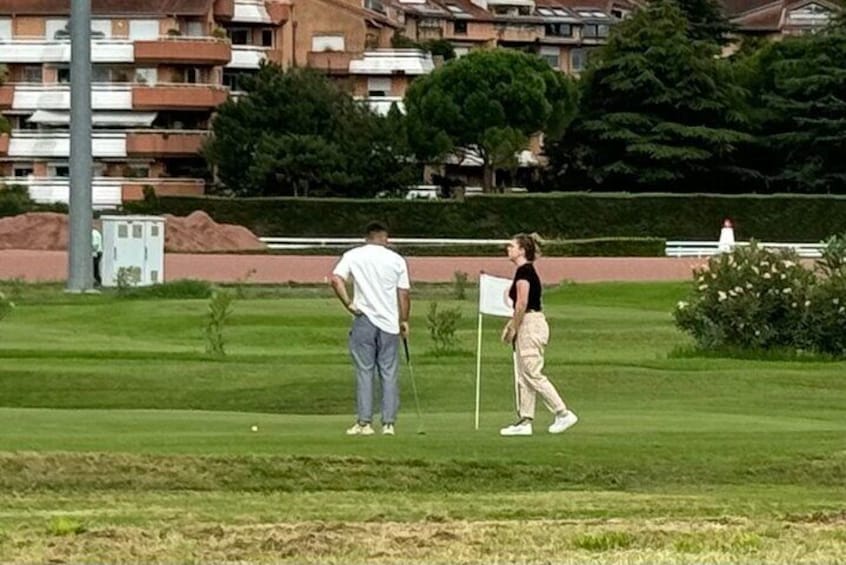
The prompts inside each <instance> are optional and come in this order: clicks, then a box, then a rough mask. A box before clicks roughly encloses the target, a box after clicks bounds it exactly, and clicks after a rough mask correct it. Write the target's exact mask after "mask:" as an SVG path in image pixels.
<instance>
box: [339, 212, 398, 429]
mask: <svg viewBox="0 0 846 565" xmlns="http://www.w3.org/2000/svg"><path fill="white" fill-rule="evenodd" d="M387 243H388V229H387V228H386V227H385V226H384V225H383V224H380V223H378V222H371V223H370V224H369V225H368V226H367V229H366V242H365V244H364V245H362V246H360V247H356V248H355V249H351V250H349V251H347V252H346V253H344V255H343V256H342V257H341V260H340V261H339V262H338V264H337V265H336V266H335V269H334V271H332V288H333V289H334V290H335V295H336V296H337V297H338V299H339V300H340V301H341V304H343V305H344V308H346V309H347V311H349V312H350V313H351V314H352V315H353V323H352V330H350V338H349V348H350V354H351V356H352V360H353V365H354V366H355V375H356V406H357V412H358V415H357V420H356V423H355V424H354V425H353V426H352V427H351V428H349V429H348V430H347V435H373V433H374V431H373V426H372V422H373V392H374V391H373V389H374V382H375V380H376V376H377V374H378V377H379V380H380V384H381V388H382V433H383V434H385V435H394V424H395V423H396V417H397V411H398V410H399V384H398V379H397V373H398V369H399V342H400V337H407V336H408V315H409V311H410V309H411V298H410V296H409V288H410V283H409V278H408V266H407V265H406V262H405V259H403V258H402V257H401V256H400V255H399V254H397V253H395V252H394V251H391V250H390V249H388V248H387V247H386V246H387ZM350 277H352V279H353V299H352V300H350V298H349V295H348V294H347V287H346V281H347V280H348V279H349V278H350Z"/></svg>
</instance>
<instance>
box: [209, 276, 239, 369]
mask: <svg viewBox="0 0 846 565" xmlns="http://www.w3.org/2000/svg"><path fill="white" fill-rule="evenodd" d="M231 314H232V293H230V292H229V291H226V290H220V289H218V290H215V291H214V292H213V293H212V295H211V298H210V299H209V312H208V316H207V318H206V328H205V335H206V352H207V353H211V354H212V355H219V356H221V357H222V356H224V355H226V349H225V343H224V339H223V329H224V327H225V326H226V321H227V320H228V319H229V316H230V315H231Z"/></svg>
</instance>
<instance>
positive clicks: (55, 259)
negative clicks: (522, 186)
mask: <svg viewBox="0 0 846 565" xmlns="http://www.w3.org/2000/svg"><path fill="white" fill-rule="evenodd" d="M336 261H337V257H323V256H320V257H318V256H294V255H198V254H188V253H169V254H167V255H166V256H165V276H166V278H167V280H176V279H185V278H194V279H204V280H208V281H213V282H237V281H239V280H248V281H249V282H251V283H285V282H297V283H319V282H324V281H325V280H326V277H327V276H328V275H329V274H330V273H331V271H332V267H333V265H334V264H335V262H336ZM705 262H706V260H705V259H683V258H672V257H545V258H541V260H540V261H538V264H537V267H538V271H539V272H540V274H541V277H542V278H543V280H544V282H545V283H549V284H552V283H557V282H561V281H564V280H572V281H577V282H597V281H667V280H688V279H689V278H690V275H691V269H693V268H694V267H696V266H699V265H702V264H704V263H705ZM408 263H409V269H410V270H411V276H412V279H413V280H416V281H421V282H445V281H450V280H452V278H453V273H455V272H456V271H464V272H465V273H468V274H469V275H471V279H472V278H473V275H475V274H476V273H478V272H480V271H485V272H487V273H490V274H493V275H500V276H505V277H509V278H510V277H511V275H512V274H513V272H514V269H513V267H512V265H511V264H510V263H509V262H508V260H507V259H505V258H504V257H503V258H499V257H409V259H408ZM66 276H67V253H66V252H65V251H29V250H17V249H11V250H0V280H2V279H12V278H22V279H24V280H27V281H63V280H65V277H66Z"/></svg>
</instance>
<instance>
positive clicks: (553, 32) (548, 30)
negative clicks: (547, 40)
mask: <svg viewBox="0 0 846 565" xmlns="http://www.w3.org/2000/svg"><path fill="white" fill-rule="evenodd" d="M543 27H544V33H545V34H546V36H547V37H573V26H571V25H570V24H557V23H556V24H544V26H543Z"/></svg>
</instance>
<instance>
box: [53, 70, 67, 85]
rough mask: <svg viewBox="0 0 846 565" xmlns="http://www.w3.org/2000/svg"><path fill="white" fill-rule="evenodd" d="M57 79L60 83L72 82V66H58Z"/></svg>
mask: <svg viewBox="0 0 846 565" xmlns="http://www.w3.org/2000/svg"><path fill="white" fill-rule="evenodd" d="M56 80H58V81H59V84H67V83H69V82H70V67H58V68H57V69H56Z"/></svg>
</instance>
